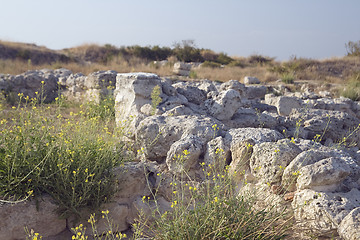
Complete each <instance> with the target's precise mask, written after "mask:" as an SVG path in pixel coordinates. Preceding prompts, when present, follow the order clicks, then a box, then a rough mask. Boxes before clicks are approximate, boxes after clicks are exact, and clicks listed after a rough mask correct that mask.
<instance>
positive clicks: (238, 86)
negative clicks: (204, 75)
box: [219, 80, 246, 96]
mask: <svg viewBox="0 0 360 240" xmlns="http://www.w3.org/2000/svg"><path fill="white" fill-rule="evenodd" d="M229 89H233V90H236V91H238V92H239V93H240V95H241V96H243V95H244V94H245V91H246V87H245V85H244V84H242V83H240V82H239V81H237V80H230V81H227V82H224V83H222V84H221V85H220V87H219V91H220V92H221V91H226V90H229Z"/></svg>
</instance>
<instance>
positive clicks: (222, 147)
mask: <svg viewBox="0 0 360 240" xmlns="http://www.w3.org/2000/svg"><path fill="white" fill-rule="evenodd" d="M230 160H231V156H230V147H229V143H228V142H227V141H226V139H224V138H223V137H221V136H219V137H216V138H214V139H212V140H210V141H209V142H208V143H207V144H206V151H205V155H204V163H205V168H206V169H207V170H208V171H209V170H210V168H215V169H217V170H219V171H224V170H225V166H227V165H228V164H229V163H230Z"/></svg>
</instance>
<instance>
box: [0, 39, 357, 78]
mask: <svg viewBox="0 0 360 240" xmlns="http://www.w3.org/2000/svg"><path fill="white" fill-rule="evenodd" d="M0 45H3V46H5V47H8V48H12V49H22V50H24V49H25V50H29V51H31V50H34V51H35V52H36V51H38V52H39V51H40V52H42V53H44V52H45V53H46V52H48V53H49V54H58V55H61V54H64V55H66V56H67V57H68V60H67V62H59V61H58V62H56V60H55V61H53V62H52V63H49V61H46V59H47V58H45V59H42V60H45V61H42V62H45V64H37V65H35V64H34V63H35V62H36V60H35V59H32V60H33V61H28V59H24V58H23V59H21V58H16V57H13V58H12V60H9V59H7V60H3V59H0V73H5V74H21V73H23V72H26V71H27V70H34V69H43V68H48V69H57V68H67V69H69V70H71V71H73V72H74V73H77V72H81V73H83V74H85V75H87V74H89V73H91V72H95V71H100V70H114V71H117V72H152V73H156V74H158V75H160V76H170V75H172V74H173V73H172V66H173V63H174V62H175V61H176V59H174V58H175V57H174V56H172V57H170V58H171V59H170V58H169V59H168V60H169V64H166V65H164V66H157V65H154V64H152V63H151V62H150V61H149V60H146V59H142V58H138V57H135V56H134V55H132V53H131V47H130V48H126V47H122V48H117V47H114V46H111V45H104V46H100V45H96V44H83V45H80V46H77V47H73V48H68V49H63V50H61V51H53V50H50V49H47V48H46V47H39V46H36V45H35V44H26V43H16V42H6V41H1V40H0ZM129 49H130V50H129ZM203 54H204V56H206V57H207V58H208V59H211V58H214V59H215V58H216V56H217V55H216V53H214V52H213V51H211V50H207V51H205V50H203ZM37 57H38V59H37V60H41V58H42V57H43V58H44V57H46V54H45V55H41V54H37ZM49 59H58V58H56V57H54V58H49ZM69 59H70V60H69ZM233 59H234V61H233V62H231V63H230V64H229V65H226V66H225V67H222V68H211V67H201V68H196V69H193V72H194V74H193V76H194V77H196V78H199V79H209V80H214V81H221V82H226V81H228V80H231V79H234V80H240V81H242V79H243V78H244V77H245V76H255V77H257V78H259V79H260V81H261V82H274V81H276V80H278V79H279V78H281V77H282V76H283V75H284V72H281V71H283V70H285V73H289V74H293V75H294V77H295V79H294V80H295V81H299V80H307V81H308V82H314V83H321V84H322V83H335V84H344V83H345V81H346V79H348V78H349V77H351V76H352V75H353V74H354V72H357V71H359V68H360V57H342V58H331V59H324V60H314V59H306V58H293V59H292V60H290V61H287V62H277V61H275V60H274V59H273V58H271V57H264V56H261V55H253V56H250V57H247V58H245V57H234V58H233Z"/></svg>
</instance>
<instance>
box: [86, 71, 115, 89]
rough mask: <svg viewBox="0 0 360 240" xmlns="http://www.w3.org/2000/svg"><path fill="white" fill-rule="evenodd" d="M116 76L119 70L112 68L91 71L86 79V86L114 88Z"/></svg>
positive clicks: (90, 87)
mask: <svg viewBox="0 0 360 240" xmlns="http://www.w3.org/2000/svg"><path fill="white" fill-rule="evenodd" d="M116 76H117V72H115V71H111V70H109V71H98V72H94V73H90V74H89V75H88V76H87V77H86V79H85V82H84V86H85V87H86V88H88V89H93V88H95V89H104V88H110V89H114V88H115V83H116Z"/></svg>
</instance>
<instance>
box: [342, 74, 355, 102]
mask: <svg viewBox="0 0 360 240" xmlns="http://www.w3.org/2000/svg"><path fill="white" fill-rule="evenodd" d="M340 94H341V95H342V96H343V97H346V98H350V99H351V100H353V101H359V100H360V73H359V72H357V73H354V74H353V75H352V76H351V77H350V78H349V79H348V81H347V84H346V86H345V88H344V89H343V90H342V91H341V93H340Z"/></svg>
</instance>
